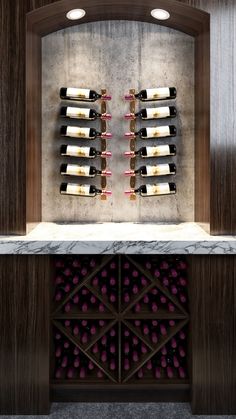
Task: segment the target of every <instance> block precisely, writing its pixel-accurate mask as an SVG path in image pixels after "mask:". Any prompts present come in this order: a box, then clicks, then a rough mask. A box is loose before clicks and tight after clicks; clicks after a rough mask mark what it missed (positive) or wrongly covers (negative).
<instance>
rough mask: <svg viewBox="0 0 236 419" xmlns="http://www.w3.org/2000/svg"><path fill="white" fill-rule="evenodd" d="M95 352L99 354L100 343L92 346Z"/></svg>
mask: <svg viewBox="0 0 236 419" xmlns="http://www.w3.org/2000/svg"><path fill="white" fill-rule="evenodd" d="M92 352H93V354H97V353H98V352H99V348H98V344H97V343H95V344H94V345H93V347H92Z"/></svg>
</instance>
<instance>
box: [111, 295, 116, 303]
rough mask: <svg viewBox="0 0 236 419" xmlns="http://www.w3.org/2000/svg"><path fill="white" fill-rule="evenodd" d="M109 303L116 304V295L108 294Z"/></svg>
mask: <svg viewBox="0 0 236 419" xmlns="http://www.w3.org/2000/svg"><path fill="white" fill-rule="evenodd" d="M110 302H111V303H115V302H116V295H115V294H110Z"/></svg>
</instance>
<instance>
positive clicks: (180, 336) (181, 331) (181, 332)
mask: <svg viewBox="0 0 236 419" xmlns="http://www.w3.org/2000/svg"><path fill="white" fill-rule="evenodd" d="M179 338H180V339H181V340H184V339H186V334H185V333H184V331H183V330H180V332H179Z"/></svg>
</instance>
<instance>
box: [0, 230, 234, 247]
mask: <svg viewBox="0 0 236 419" xmlns="http://www.w3.org/2000/svg"><path fill="white" fill-rule="evenodd" d="M157 253H159V254H236V236H210V235H209V234H208V233H207V232H206V231H205V230H203V229H202V228H201V227H200V226H199V225H198V224H196V223H180V224H141V223H91V224H86V223H85V224H60V223H40V224H38V226H37V227H36V228H35V229H34V230H32V231H31V232H30V233H29V234H27V235H26V236H0V254H157Z"/></svg>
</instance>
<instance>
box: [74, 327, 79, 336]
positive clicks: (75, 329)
mask: <svg viewBox="0 0 236 419" xmlns="http://www.w3.org/2000/svg"><path fill="white" fill-rule="evenodd" d="M78 334H79V326H78V325H75V326H74V328H73V335H74V336H78Z"/></svg>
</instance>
